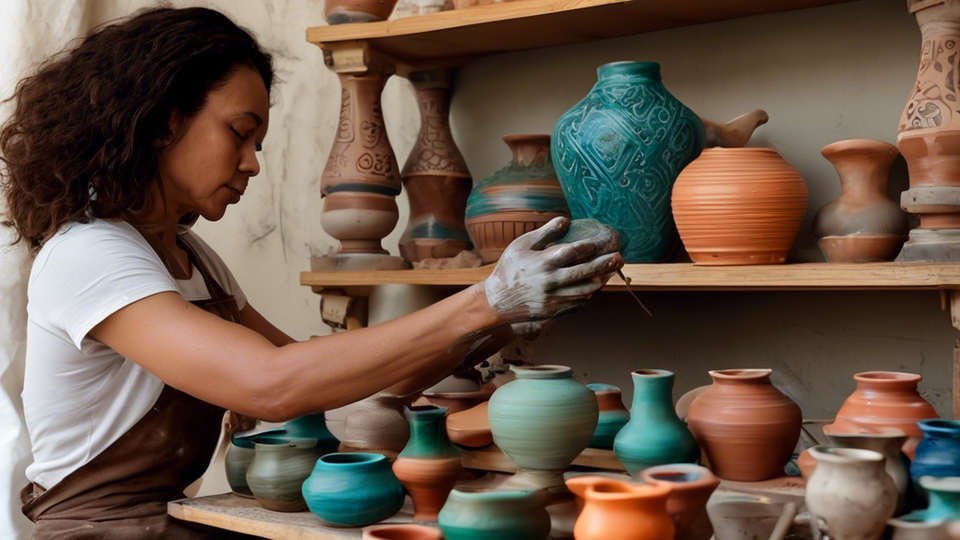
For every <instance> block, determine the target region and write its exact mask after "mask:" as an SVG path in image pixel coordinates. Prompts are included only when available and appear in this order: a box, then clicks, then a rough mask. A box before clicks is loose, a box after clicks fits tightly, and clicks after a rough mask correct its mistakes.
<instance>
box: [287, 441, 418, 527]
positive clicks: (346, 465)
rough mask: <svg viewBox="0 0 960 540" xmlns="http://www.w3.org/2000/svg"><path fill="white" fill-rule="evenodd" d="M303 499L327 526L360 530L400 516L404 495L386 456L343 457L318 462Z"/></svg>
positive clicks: (304, 487) (345, 454)
mask: <svg viewBox="0 0 960 540" xmlns="http://www.w3.org/2000/svg"><path fill="white" fill-rule="evenodd" d="M303 498H304V499H305V500H306V502H307V506H308V507H309V508H310V511H311V512H313V513H314V514H316V515H317V517H319V518H320V519H322V520H324V521H326V522H327V523H331V524H333V525H341V526H346V527H360V526H363V525H369V524H371V523H376V522H378V521H381V520H384V519H387V518H388V517H390V516H392V515H394V514H396V513H397V512H399V511H400V508H401V507H402V506H403V499H404V493H403V486H402V485H400V481H399V480H397V477H396V476H395V475H394V474H393V471H392V470H391V469H390V461H389V460H388V459H387V458H386V457H385V456H384V455H383V454H363V453H340V454H328V455H326V456H323V457H322V458H320V459H319V460H317V463H316V465H315V466H314V468H313V472H312V473H311V474H310V477H309V478H308V479H307V480H306V481H305V482H304V483H303Z"/></svg>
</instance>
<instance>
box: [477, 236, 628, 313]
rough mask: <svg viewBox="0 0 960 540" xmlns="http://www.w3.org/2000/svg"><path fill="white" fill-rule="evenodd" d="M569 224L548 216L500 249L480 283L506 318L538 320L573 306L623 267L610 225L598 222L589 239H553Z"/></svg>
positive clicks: (578, 304)
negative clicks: (538, 224)
mask: <svg viewBox="0 0 960 540" xmlns="http://www.w3.org/2000/svg"><path fill="white" fill-rule="evenodd" d="M569 226H570V220H569V219H567V218H562V217H558V218H554V219H552V220H550V222H549V223H547V224H546V225H544V226H543V227H541V228H539V229H537V230H535V231H531V232H529V233H527V234H525V235H523V236H521V237H520V238H517V239H516V240H514V241H513V242H512V243H511V244H510V245H509V246H507V249H506V250H504V252H503V255H502V256H501V257H500V261H499V262H498V263H497V266H496V267H495V268H494V269H493V273H492V274H490V277H488V278H487V279H486V280H485V281H484V283H483V288H484V290H485V292H486V295H487V301H488V302H489V303H490V305H491V306H492V307H493V308H494V309H495V310H497V312H499V313H500V314H502V315H503V316H504V318H505V319H506V320H507V322H509V323H517V322H525V321H542V320H546V319H551V318H553V317H556V316H558V315H561V314H563V313H566V312H568V311H570V310H572V309H576V308H577V307H579V306H581V305H583V304H584V303H586V301H587V300H589V299H590V296H591V295H593V293H595V292H597V291H598V290H600V288H601V287H603V285H604V284H605V283H606V282H607V280H608V279H610V276H612V275H613V273H614V272H616V271H617V270H619V269H620V268H621V267H622V266H623V258H622V257H621V256H620V254H619V253H618V252H617V250H618V249H619V248H620V237H619V236H618V235H617V233H616V231H614V230H613V229H612V228H610V227H608V226H606V225H601V226H600V227H599V230H598V232H597V234H595V235H593V236H592V237H590V238H586V239H583V240H577V241H575V242H571V243H559V244H555V242H557V241H558V240H560V239H561V238H562V237H563V236H564V234H565V233H566V232H567V228H568V227H569Z"/></svg>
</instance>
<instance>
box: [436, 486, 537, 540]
mask: <svg viewBox="0 0 960 540" xmlns="http://www.w3.org/2000/svg"><path fill="white" fill-rule="evenodd" d="M548 498H549V497H548V496H547V493H546V492H545V491H540V490H535V491H485V492H482V493H469V492H465V491H459V490H456V489H454V490H453V491H451V492H450V496H449V497H447V503H446V504H445V505H443V509H442V510H440V515H439V517H438V518H437V523H438V524H439V525H440V529H441V530H442V531H443V536H444V537H445V538H446V540H546V538H547V536H549V535H550V515H549V514H548V513H547V510H546V508H545V505H546V504H547V499H548Z"/></svg>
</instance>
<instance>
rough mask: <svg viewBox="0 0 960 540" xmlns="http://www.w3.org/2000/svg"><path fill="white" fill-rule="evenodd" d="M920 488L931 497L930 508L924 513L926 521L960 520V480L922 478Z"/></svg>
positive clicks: (932, 477) (955, 478)
mask: <svg viewBox="0 0 960 540" xmlns="http://www.w3.org/2000/svg"><path fill="white" fill-rule="evenodd" d="M920 486H921V487H923V489H924V490H925V491H926V492H927V495H929V497H930V506H928V507H927V509H926V510H923V511H922V512H923V520H924V521H934V520H943V521H955V520H960V478H958V477H956V476H953V477H947V478H937V477H934V476H921V477H920Z"/></svg>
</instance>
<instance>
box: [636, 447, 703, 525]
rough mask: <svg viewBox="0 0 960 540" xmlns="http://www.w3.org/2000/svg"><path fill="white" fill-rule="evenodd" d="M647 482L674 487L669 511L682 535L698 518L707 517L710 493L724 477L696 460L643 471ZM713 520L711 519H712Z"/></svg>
mask: <svg viewBox="0 0 960 540" xmlns="http://www.w3.org/2000/svg"><path fill="white" fill-rule="evenodd" d="M640 480H641V481H643V483H645V484H666V485H669V486H670V487H672V488H673V491H671V492H670V496H669V497H668V498H667V513H668V514H670V517H672V518H673V523H674V524H675V525H676V527H677V536H681V535H682V534H683V533H684V531H686V530H687V528H688V527H690V526H691V524H692V523H694V521H696V520H697V519H698V518H702V517H705V516H706V514H705V508H706V506H707V501H708V500H709V499H710V495H711V494H713V492H714V490H715V489H717V487H718V486H719V485H720V480H719V479H718V478H717V477H716V476H714V474H713V473H712V472H710V469H707V468H706V467H701V466H699V465H694V464H692V463H677V464H671V465H657V466H656V467H650V468H647V469H644V470H642V471H640ZM708 523H709V521H708Z"/></svg>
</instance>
